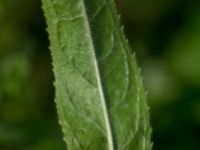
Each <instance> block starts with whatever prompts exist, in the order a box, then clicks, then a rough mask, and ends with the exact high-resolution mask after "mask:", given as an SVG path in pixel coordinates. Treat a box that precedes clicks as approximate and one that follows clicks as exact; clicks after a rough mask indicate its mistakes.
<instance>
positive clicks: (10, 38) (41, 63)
mask: <svg viewBox="0 0 200 150" xmlns="http://www.w3.org/2000/svg"><path fill="white" fill-rule="evenodd" d="M52 82H53V77H52V71H51V60H50V55H49V51H48V40H47V34H46V32H45V21H44V18H43V13H42V9H41V3H40V1H39V0H29V1H27V0H17V1H16V0H1V1H0V149H1V150H12V149H13V150H18V149H19V150H23V149H24V150H27V149H30V150H31V149H33V150H45V149H46V150H55V149H58V150H62V149H65V146H64V143H63V141H62V135H61V132H60V129H59V126H58V123H57V117H56V113H55V108H54V101H53V95H54V94H53V86H52Z"/></svg>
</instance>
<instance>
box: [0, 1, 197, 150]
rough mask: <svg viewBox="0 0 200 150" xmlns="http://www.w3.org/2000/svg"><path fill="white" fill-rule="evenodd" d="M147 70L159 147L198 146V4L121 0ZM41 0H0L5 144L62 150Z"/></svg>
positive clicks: (11, 148)
mask: <svg viewBox="0 0 200 150" xmlns="http://www.w3.org/2000/svg"><path fill="white" fill-rule="evenodd" d="M117 7H118V9H119V12H120V13H121V14H122V22H123V24H124V25H125V31H126V33H127V37H128V39H129V42H130V45H131V46H132V48H133V50H134V51H136V56H137V60H138V63H139V65H140V66H141V68H142V73H143V75H144V79H145V80H144V81H145V85H146V89H147V91H148V93H149V94H148V95H149V103H150V106H151V123H152V126H153V141H154V149H155V150H188V149H189V150H199V148H200V143H199V135H200V2H199V1H198V0H163V1H159V0H140V1H139V0H117ZM52 82H53V76H52V71H51V59H50V52H49V50H48V40H47V34H46V31H45V21H44V17H43V13H42V10H41V3H40V1H39V0H0V149H1V150H18V149H20V150H23V149H24V150H26V149H30V150H32V149H33V150H55V149H56V150H63V149H65V145H64V142H63V141H62V135H61V133H60V128H59V126H58V123H57V116H56V113H55V106H54V100H53V99H54V93H53V86H52Z"/></svg>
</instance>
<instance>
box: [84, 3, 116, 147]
mask: <svg viewBox="0 0 200 150" xmlns="http://www.w3.org/2000/svg"><path fill="white" fill-rule="evenodd" d="M82 6H83V14H84V15H83V16H84V17H85V20H86V29H87V30H88V32H87V33H88V37H89V39H90V42H89V44H90V45H89V46H90V48H91V49H92V56H93V57H92V58H93V62H94V67H95V74H96V78H97V86H98V90H99V96H100V100H101V104H102V109H103V115H104V121H105V125H106V133H107V140H108V149H109V150H114V143H113V141H114V140H113V134H112V129H111V123H110V118H109V114H108V109H107V105H106V99H105V96H104V91H103V88H102V82H101V77H100V71H99V66H98V61H97V57H96V53H95V46H94V43H93V38H92V31H91V28H90V23H89V18H88V14H87V12H86V6H85V2H84V0H82Z"/></svg>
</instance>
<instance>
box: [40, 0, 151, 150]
mask: <svg viewBox="0 0 200 150" xmlns="http://www.w3.org/2000/svg"><path fill="white" fill-rule="evenodd" d="M43 7H44V12H45V16H46V18H47V24H48V32H49V38H50V42H51V52H52V57H53V68H54V74H55V87H56V104H57V110H58V115H59V120H60V124H61V126H62V129H63V132H64V139H65V141H66V143H67V147H68V149H69V150H114V149H115V150H150V149H151V142H150V134H151V129H150V125H149V115H148V106H147V103H146V94H145V91H144V89H143V85H142V78H141V75H140V72H139V69H138V67H137V64H136V60H135V57H134V56H133V55H132V54H131V50H130V49H129V46H128V44H127V41H126V39H125V37H124V34H123V32H122V30H121V27H120V24H119V21H118V17H117V13H116V10H115V8H114V4H113V2H112V1H111V0H43Z"/></svg>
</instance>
